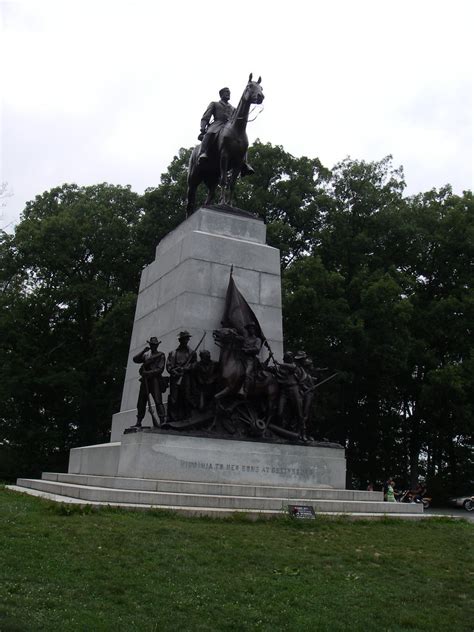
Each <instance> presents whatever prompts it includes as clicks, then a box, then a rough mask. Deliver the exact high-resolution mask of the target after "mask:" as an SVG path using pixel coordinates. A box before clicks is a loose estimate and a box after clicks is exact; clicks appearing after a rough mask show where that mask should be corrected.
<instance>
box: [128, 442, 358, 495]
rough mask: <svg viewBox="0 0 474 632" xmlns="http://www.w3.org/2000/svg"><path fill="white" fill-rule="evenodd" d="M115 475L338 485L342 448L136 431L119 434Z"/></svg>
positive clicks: (343, 462) (342, 474)
mask: <svg viewBox="0 0 474 632" xmlns="http://www.w3.org/2000/svg"><path fill="white" fill-rule="evenodd" d="M117 475H118V476H123V477H134V478H154V479H165V480H173V481H199V482H206V483H236V484H239V485H244V484H252V485H292V486H295V487H298V486H302V487H311V486H317V487H330V488H335V489H343V488H344V486H345V477H346V460H345V457H344V449H343V448H342V447H339V448H337V447H324V446H305V445H289V444H279V443H260V442H258V441H235V440H229V439H205V438H200V437H189V436H177V435H170V434H161V433H156V434H155V433H152V432H140V433H135V434H127V435H125V436H124V437H123V438H122V443H121V448H120V458H119V462H118V471H117Z"/></svg>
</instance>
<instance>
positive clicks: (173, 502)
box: [17, 479, 423, 514]
mask: <svg viewBox="0 0 474 632" xmlns="http://www.w3.org/2000/svg"><path fill="white" fill-rule="evenodd" d="M17 486H18V487H25V488H30V489H35V490H39V491H43V492H49V493H52V494H57V495H60V496H69V497H72V498H79V499H81V500H85V501H88V502H101V503H104V504H110V503H124V504H136V505H152V506H156V507H163V506H166V507H170V506H179V507H194V508H196V507H204V508H212V509H216V508H220V509H229V510H232V511H235V510H242V511H262V510H263V511H266V510H268V511H276V512H281V511H286V509H287V505H289V504H290V505H298V504H307V505H311V506H312V507H313V508H314V510H315V512H318V513H319V512H332V513H346V512H347V513H360V512H369V513H386V514H404V513H418V512H420V513H421V512H422V511H423V508H422V506H421V505H417V506H416V509H418V511H416V509H415V507H413V506H412V505H409V504H403V503H385V502H380V501H367V500H366V501H355V500H335V499H310V500H308V499H305V498H301V497H300V496H299V495H295V496H293V497H272V498H269V497H264V496H237V495H234V496H232V495H223V494H222V495H217V494H192V493H183V492H161V491H137V490H130V489H115V488H106V487H98V486H92V485H87V486H86V485H77V484H74V483H64V482H59V481H48V480H35V479H18V481H17ZM297 491H298V490H297Z"/></svg>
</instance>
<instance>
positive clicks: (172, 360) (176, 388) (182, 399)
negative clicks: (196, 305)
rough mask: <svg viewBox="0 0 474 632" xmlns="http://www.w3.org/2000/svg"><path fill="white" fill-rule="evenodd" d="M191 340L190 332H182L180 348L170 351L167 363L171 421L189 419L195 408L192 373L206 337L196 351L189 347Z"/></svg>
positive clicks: (179, 338) (179, 339) (180, 334)
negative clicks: (198, 352) (198, 350)
mask: <svg viewBox="0 0 474 632" xmlns="http://www.w3.org/2000/svg"><path fill="white" fill-rule="evenodd" d="M204 335H205V334H204ZM190 339H191V334H190V333H189V331H181V332H180V333H179V335H178V341H179V345H178V348H177V349H176V350H175V351H170V353H169V355H168V360H167V362H166V370H167V371H168V373H169V374H170V395H169V398H168V418H169V420H170V421H178V420H180V419H188V418H189V416H190V414H191V411H192V408H193V405H192V400H193V374H192V371H193V369H194V365H195V364H196V361H197V355H196V351H197V349H198V348H199V345H200V344H201V342H202V341H203V339H204V336H203V337H202V338H201V340H200V342H199V344H198V345H197V347H196V349H194V350H193V349H190V348H189V346H188V343H189V340H190Z"/></svg>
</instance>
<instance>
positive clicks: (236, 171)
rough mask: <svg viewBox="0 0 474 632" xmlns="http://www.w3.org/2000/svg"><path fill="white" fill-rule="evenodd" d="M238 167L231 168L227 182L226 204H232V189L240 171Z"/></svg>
mask: <svg viewBox="0 0 474 632" xmlns="http://www.w3.org/2000/svg"><path fill="white" fill-rule="evenodd" d="M240 169H241V167H234V168H233V169H232V174H231V176H230V178H229V184H228V199H227V204H232V200H233V199H234V189H235V183H236V182H237V177H238V175H239V173H240Z"/></svg>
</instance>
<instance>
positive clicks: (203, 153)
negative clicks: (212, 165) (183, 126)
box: [198, 134, 210, 165]
mask: <svg viewBox="0 0 474 632" xmlns="http://www.w3.org/2000/svg"><path fill="white" fill-rule="evenodd" d="M209 143H210V135H209V134H206V135H205V136H204V138H203V139H202V143H201V152H200V154H199V158H198V165H201V164H202V163H204V162H206V160H207V159H208V155H207V151H208V149H209Z"/></svg>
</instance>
